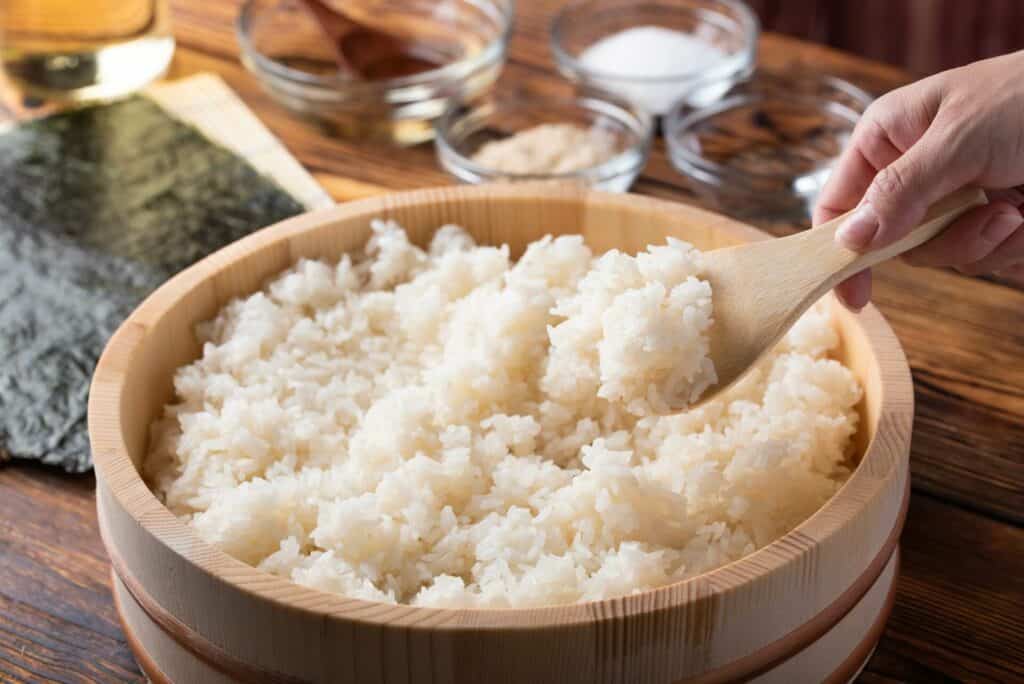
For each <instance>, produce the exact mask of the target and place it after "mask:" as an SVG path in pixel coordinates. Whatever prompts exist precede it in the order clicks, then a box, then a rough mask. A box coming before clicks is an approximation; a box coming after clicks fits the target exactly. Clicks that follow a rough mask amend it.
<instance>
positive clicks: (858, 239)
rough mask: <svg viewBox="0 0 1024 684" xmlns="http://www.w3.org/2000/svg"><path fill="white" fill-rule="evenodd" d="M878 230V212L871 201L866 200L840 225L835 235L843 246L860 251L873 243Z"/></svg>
mask: <svg viewBox="0 0 1024 684" xmlns="http://www.w3.org/2000/svg"><path fill="white" fill-rule="evenodd" d="M877 232H878V214H876V213H875V208H874V207H873V206H871V203H870V202H865V203H864V204H862V205H860V206H859V207H857V210H856V211H854V212H853V215H851V216H850V218H848V219H846V221H844V222H843V225H841V226H839V229H838V230H836V236H835V237H836V242H838V243H839V244H841V245H842V246H843V247H846V248H847V249H852V250H854V251H858V250H861V249H864V248H865V247H867V246H868V245H869V244H871V240H872V239H874V237H875V233H877Z"/></svg>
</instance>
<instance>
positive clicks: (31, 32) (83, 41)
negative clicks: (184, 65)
mask: <svg viewBox="0 0 1024 684" xmlns="http://www.w3.org/2000/svg"><path fill="white" fill-rule="evenodd" d="M173 53H174V38H173V37H172V36H171V31H170V17H169V10H168V6H167V1H166V0H0V69H2V70H3V72H4V74H5V75H6V77H7V79H8V80H9V81H11V82H13V83H14V85H15V86H17V87H19V88H20V89H21V90H23V91H24V92H25V93H27V94H29V95H33V96H36V97H39V98H43V99H54V100H74V101H78V100H93V99H106V98H112V97H117V96H120V95H125V94H127V93H130V92H133V91H135V90H138V89H139V88H141V87H143V86H144V85H146V84H147V83H149V82H150V81H152V80H153V79H155V78H156V77H157V76H159V75H161V74H162V73H163V72H164V71H165V70H166V69H167V65H168V64H169V63H170V60H171V55H172V54H173Z"/></svg>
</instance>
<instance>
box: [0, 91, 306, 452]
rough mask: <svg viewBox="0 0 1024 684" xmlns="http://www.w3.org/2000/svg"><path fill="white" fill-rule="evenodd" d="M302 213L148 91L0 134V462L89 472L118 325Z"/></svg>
mask: <svg viewBox="0 0 1024 684" xmlns="http://www.w3.org/2000/svg"><path fill="white" fill-rule="evenodd" d="M302 211H303V207H302V205H301V204H299V202H297V201H296V200H295V199H294V198H292V197H291V196H290V195H289V194H288V193H286V192H285V191H284V190H282V189H281V188H280V187H279V186H278V185H277V184H275V183H274V182H273V181H271V180H269V179H267V178H265V177H263V176H262V175H260V174H259V172H257V171H256V170H255V169H254V168H253V167H252V166H250V165H249V164H248V163H247V162H246V161H245V160H244V159H242V158H240V157H238V156H237V155H235V154H234V153H232V152H230V151H228V150H226V149H224V148H222V147H220V146H219V145H216V144H214V143H212V142H210V141H209V140H208V139H207V138H206V137H204V136H203V135H202V134H201V133H200V132H199V131H197V130H196V129H194V128H193V127H191V126H189V125H186V124H184V123H182V122H181V121H179V120H177V119H175V118H173V117H171V116H170V115H168V114H167V113H166V112H165V111H164V110H163V109H161V108H160V107H159V106H158V105H156V104H155V103H154V102H152V101H151V100H148V99H146V98H144V97H139V96H136V97H133V98H130V99H127V100H123V101H120V102H117V103H113V104H106V105H99V106H94V107H88V108H84V109H78V110H75V111H71V112H66V113H62V114H57V115H54V116H51V117H48V118H45V119H40V120H37V121H33V122H30V123H26V124H23V125H21V126H19V127H17V128H14V129H13V130H11V131H10V132H8V133H5V134H3V135H0V461H3V460H6V459H12V458H14V459H28V460H36V461H42V462H43V463H47V464H51V465H59V466H62V467H63V468H64V469H65V470H67V471H69V472H85V471H87V470H89V469H90V468H91V467H92V460H91V457H90V455H89V441H88V435H87V432H86V403H87V398H88V391H89V381H90V378H91V376H92V372H93V368H94V367H95V364H96V361H97V359H98V358H99V355H100V353H101V352H102V351H103V347H104V345H105V344H106V342H107V340H108V339H109V337H110V335H111V334H112V333H113V332H114V330H115V329H116V328H117V326H118V325H119V324H120V323H121V321H122V320H124V318H125V317H126V316H127V315H128V314H129V313H130V312H131V310H132V309H133V308H134V307H135V305H136V304H138V303H139V301H141V300H142V299H143V298H144V297H145V296H146V295H147V294H148V293H149V292H151V291H152V290H153V289H154V288H155V287H157V286H158V285H159V284H160V283H162V282H163V281H164V280H166V279H167V278H168V277H169V276H170V275H172V274H174V273H175V272H176V271H179V270H181V269H182V268H184V267H186V266H188V265H189V264H191V263H193V262H194V261H196V260H198V259H199V258H201V257H203V256H205V255H207V254H209V253H210V252H213V251H215V250H216V249H218V248H220V247H222V246H224V245H226V244H227V243H229V242H231V241H233V240H235V239H237V238H239V237H242V236H243V235H246V234H247V233H250V232H252V231H253V230H255V229H257V228H261V227H263V226H266V225H269V224H271V223H274V222H275V221H278V220H280V219H283V218H286V217H289V216H293V215H295V214H298V213H300V212H302Z"/></svg>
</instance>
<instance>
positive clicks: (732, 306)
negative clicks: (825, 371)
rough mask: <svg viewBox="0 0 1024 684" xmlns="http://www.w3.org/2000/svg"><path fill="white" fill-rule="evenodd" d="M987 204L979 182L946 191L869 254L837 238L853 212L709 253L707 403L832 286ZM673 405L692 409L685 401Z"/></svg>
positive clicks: (706, 256)
mask: <svg viewBox="0 0 1024 684" xmlns="http://www.w3.org/2000/svg"><path fill="white" fill-rule="evenodd" d="M986 202H987V200H986V198H985V193H984V192H982V191H981V190H977V189H974V188H965V189H963V190H960V191H958V192H955V193H953V194H951V195H947V196H946V197H945V198H943V199H942V200H940V201H938V202H936V203H935V204H933V205H932V206H931V208H930V209H929V210H928V213H927V214H926V215H925V219H924V221H923V222H922V223H921V224H920V225H919V226H918V227H917V228H915V229H914V230H912V231H911V232H910V233H909V234H907V236H906V237H904V238H903V239H901V240H897V241H896V242H894V243H893V244H891V245H889V246H888V247H885V248H883V249H879V250H876V251H873V252H868V253H865V254H858V253H857V252H853V251H850V250H848V249H846V248H844V247H842V246H840V245H839V244H838V243H837V242H836V241H835V232H836V229H837V228H839V226H840V225H841V224H842V223H843V221H844V220H845V219H846V218H847V217H848V216H849V215H850V214H851V213H852V212H849V213H846V214H844V215H842V216H840V217H838V218H835V219H833V220H831V221H829V222H827V223H823V224H821V225H820V226H817V227H816V228H812V229H811V230H807V231H804V232H802V233H798V234H796V235H791V236H789V237H785V238H781V239H778V240H763V241H760V242H751V243H749V244H744V245H740V246H738V247H727V248H725V249H716V250H713V251H711V252H707V253H705V254H704V269H705V270H704V276H703V277H704V278H705V279H706V280H707V281H708V282H709V283H710V284H711V291H712V293H713V298H714V299H713V304H714V318H715V323H714V326H713V327H712V330H711V360H712V361H714V363H715V370H716V371H717V373H718V384H716V385H714V386H713V387H711V388H709V389H708V390H707V391H706V392H705V393H704V395H703V396H702V397H701V400H700V401H701V402H704V401H707V400H708V399H709V398H711V397H712V396H714V395H715V394H717V393H718V392H721V391H722V390H723V389H725V388H726V387H729V386H730V385H731V384H733V383H734V382H735V381H736V380H738V379H740V378H741V377H742V376H743V375H744V374H745V373H746V372H747V370H749V369H750V367H751V366H753V365H754V363H756V362H757V360H758V359H760V358H761V356H762V355H763V354H764V353H765V352H767V351H768V350H769V349H771V348H772V347H773V346H774V345H775V343H776V342H778V341H779V340H780V339H781V338H782V336H783V335H785V334H786V331H788V330H789V329H790V327H792V325H793V324H794V323H795V322H796V320H797V319H798V318H799V317H800V316H801V315H802V314H803V313H804V312H805V311H807V309H808V308H810V307H811V305H813V304H814V303H815V302H817V301H818V300H819V299H820V298H821V297H822V296H823V295H824V294H825V293H827V292H828V291H829V290H831V289H832V288H833V287H835V286H836V285H838V284H839V283H841V282H842V281H844V280H846V279H847V278H848V277H850V276H852V275H853V274H855V273H857V272H859V271H862V270H864V269H866V268H870V267H871V266H874V265H875V264H877V263H879V262H882V261H885V260H886V259H891V258H892V257H894V256H897V255H899V254H902V253H903V252H906V251H909V250H910V249H913V248H914V247H917V246H918V245H921V244H924V243H925V242H927V241H928V240H931V239H932V238H933V237H935V236H936V235H938V234H939V233H941V232H942V231H943V230H945V228H946V227H947V226H948V225H949V224H950V223H952V222H953V221H954V220H956V219H957V218H958V217H959V216H960V215H961V214H963V213H964V212H965V211H967V210H968V209H971V208H972V207H976V206H979V205H981V204H985V203H986ZM673 408H675V409H677V410H681V409H683V408H687V407H686V406H683V405H681V404H680V405H677V406H674V407H673ZM690 408H692V406H691V407H690Z"/></svg>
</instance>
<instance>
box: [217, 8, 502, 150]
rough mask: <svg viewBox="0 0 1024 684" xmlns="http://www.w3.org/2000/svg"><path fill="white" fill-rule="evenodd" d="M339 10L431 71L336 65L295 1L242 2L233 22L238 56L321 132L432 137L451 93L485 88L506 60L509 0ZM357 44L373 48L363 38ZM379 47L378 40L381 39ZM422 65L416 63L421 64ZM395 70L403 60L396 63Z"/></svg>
mask: <svg viewBox="0 0 1024 684" xmlns="http://www.w3.org/2000/svg"><path fill="white" fill-rule="evenodd" d="M344 11H345V14H346V15H347V16H349V17H351V18H353V19H356V20H357V21H358V22H359V23H360V24H362V25H364V26H367V27H370V28H374V29H379V30H380V31H383V32H385V33H387V34H390V35H392V36H396V37H398V38H400V39H401V40H402V41H403V42H404V43H405V44H406V45H408V46H409V48H410V49H409V54H408V57H409V59H420V58H423V57H425V56H427V55H429V56H430V61H431V63H434V64H437V65H438V66H437V67H436V68H432V69H429V70H427V71H419V72H418V73H412V74H408V75H402V72H401V71H395V70H389V75H390V74H391V73H397V74H398V75H395V76H393V77H379V78H373V79H365V78H359V77H356V76H353V75H350V74H347V73H345V72H343V71H340V70H339V69H338V67H337V64H336V62H335V61H334V56H333V54H334V53H333V51H332V47H331V45H330V43H329V42H328V41H327V40H326V39H325V38H324V37H323V36H322V34H321V31H320V28H319V27H318V26H317V24H316V23H315V22H314V21H313V19H312V18H311V16H310V14H309V13H307V11H305V9H304V8H303V7H302V4H301V2H299V0H247V1H246V2H245V3H243V5H242V8H241V12H240V14H239V17H238V22H237V33H238V41H239V44H240V45H241V52H242V62H243V63H244V64H245V66H246V67H247V68H248V69H249V70H250V71H251V72H252V73H253V74H255V76H256V77H257V78H258V79H259V80H260V82H261V83H262V85H263V87H264V88H265V89H266V90H267V91H268V92H269V93H270V95H272V96H273V97H274V98H275V99H276V100H278V101H279V102H280V103H282V104H283V105H284V106H285V107H287V108H288V109H290V110H292V111H294V112H297V113H299V114H300V115H302V116H304V117H306V118H309V119H312V120H315V121H317V122H318V123H320V124H322V126H323V128H324V129H325V131H326V132H327V133H330V134H335V135H340V136H344V137H350V138H359V139H375V140H384V141H387V142H391V143H395V144H399V145H413V144H417V143H420V142H424V141H426V140H429V139H431V138H432V137H433V135H434V127H433V124H434V121H435V120H436V119H437V117H439V116H440V115H441V114H442V113H443V112H444V110H445V109H446V108H447V106H448V105H449V103H450V102H451V101H453V100H459V99H470V98H473V97H477V96H479V95H481V94H482V93H484V92H485V91H486V90H487V89H488V88H489V87H490V86H491V85H492V84H493V83H494V81H495V80H496V79H497V77H498V75H499V73H500V72H501V68H502V66H503V65H504V63H505V58H506V52H507V48H508V39H509V34H510V32H511V28H512V19H513V13H514V5H513V0H351V1H347V2H346V3H345V4H344ZM358 45H359V49H360V50H367V51H372V50H374V49H376V48H375V47H374V46H373V45H372V44H367V43H366V41H363V42H362V43H360V44H358ZM378 47H379V46H378ZM421 63H422V62H421ZM393 66H394V67H395V69H399V68H400V64H394V65H393Z"/></svg>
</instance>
